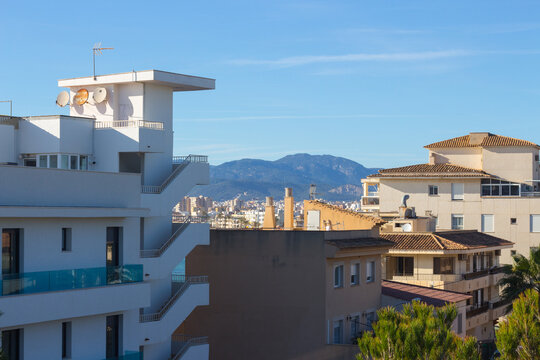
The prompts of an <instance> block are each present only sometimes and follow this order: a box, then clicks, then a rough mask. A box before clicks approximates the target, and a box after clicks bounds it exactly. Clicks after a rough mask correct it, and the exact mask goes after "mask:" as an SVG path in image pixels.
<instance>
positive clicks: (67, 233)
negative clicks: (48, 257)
mask: <svg viewBox="0 0 540 360" xmlns="http://www.w3.org/2000/svg"><path fill="white" fill-rule="evenodd" d="M62 251H71V228H62Z"/></svg>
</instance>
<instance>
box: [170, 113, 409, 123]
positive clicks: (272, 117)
mask: <svg viewBox="0 0 540 360" xmlns="http://www.w3.org/2000/svg"><path fill="white" fill-rule="evenodd" d="M411 117H417V116H413V115H410V116H409V115H383V114H356V115H253V116H229V117H211V118H189V119H175V121H180V122H220V121H250V120H304V119H306V120H310V119H366V118H367V119H375V118H411Z"/></svg>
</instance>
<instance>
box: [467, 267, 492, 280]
mask: <svg viewBox="0 0 540 360" xmlns="http://www.w3.org/2000/svg"><path fill="white" fill-rule="evenodd" d="M488 274H489V269H484V270H475V271H473V272H470V273H466V274H463V280H473V279H478V278H481V277H483V276H487V275H488Z"/></svg>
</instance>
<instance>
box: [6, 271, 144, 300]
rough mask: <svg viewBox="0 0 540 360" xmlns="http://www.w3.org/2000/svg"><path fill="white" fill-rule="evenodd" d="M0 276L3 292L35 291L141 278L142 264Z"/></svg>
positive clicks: (9, 293) (18, 293)
mask: <svg viewBox="0 0 540 360" xmlns="http://www.w3.org/2000/svg"><path fill="white" fill-rule="evenodd" d="M0 279H1V280H0V288H1V291H2V293H1V295H2V296H7V295H21V294H35V293H41V292H49V291H63V290H75V289H86V288H92V287H98V286H107V285H118V284H127V283H135V282H141V281H143V266H142V265H123V266H110V267H99V268H86V269H71V270H55V271H38V272H29V273H21V274H4V275H2V276H1V278H0Z"/></svg>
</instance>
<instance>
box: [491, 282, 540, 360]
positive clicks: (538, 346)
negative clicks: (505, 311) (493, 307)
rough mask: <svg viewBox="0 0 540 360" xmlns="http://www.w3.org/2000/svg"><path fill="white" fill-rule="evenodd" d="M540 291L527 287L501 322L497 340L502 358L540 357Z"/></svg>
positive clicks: (529, 359)
mask: <svg viewBox="0 0 540 360" xmlns="http://www.w3.org/2000/svg"><path fill="white" fill-rule="evenodd" d="M539 305H540V304H539V302H538V291H535V290H533V289H527V290H526V291H525V292H524V293H522V294H521V295H520V296H519V298H518V299H517V300H515V301H514V303H513V310H512V313H511V314H510V315H508V316H507V318H506V320H503V321H502V322H501V323H500V326H499V329H498V330H497V333H496V337H497V340H496V341H495V343H496V345H497V349H498V350H499V352H500V353H501V360H514V359H515V360H517V359H523V360H533V359H535V360H537V359H540V308H539Z"/></svg>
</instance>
